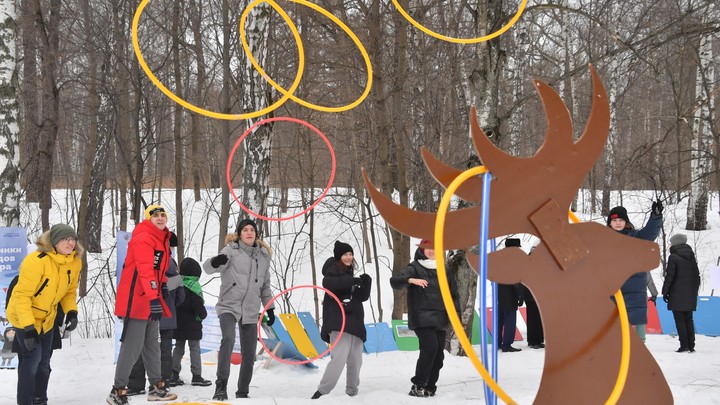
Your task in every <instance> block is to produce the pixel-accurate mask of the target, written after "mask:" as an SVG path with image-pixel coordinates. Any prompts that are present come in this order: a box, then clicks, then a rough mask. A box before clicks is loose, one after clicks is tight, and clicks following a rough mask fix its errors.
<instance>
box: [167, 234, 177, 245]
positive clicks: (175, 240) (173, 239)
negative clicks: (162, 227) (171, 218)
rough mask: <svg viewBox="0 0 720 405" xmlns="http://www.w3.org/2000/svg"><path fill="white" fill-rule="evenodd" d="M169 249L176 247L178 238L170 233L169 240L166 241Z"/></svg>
mask: <svg viewBox="0 0 720 405" xmlns="http://www.w3.org/2000/svg"><path fill="white" fill-rule="evenodd" d="M168 243H169V244H170V247H178V237H177V235H175V232H170V240H169V241H168Z"/></svg>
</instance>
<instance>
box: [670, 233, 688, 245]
mask: <svg viewBox="0 0 720 405" xmlns="http://www.w3.org/2000/svg"><path fill="white" fill-rule="evenodd" d="M686 243H687V236H686V235H684V234H682V233H676V234H675V235H673V236H671V237H670V246H677V245H684V244H686Z"/></svg>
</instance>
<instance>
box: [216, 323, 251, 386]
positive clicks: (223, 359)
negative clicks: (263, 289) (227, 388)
mask: <svg viewBox="0 0 720 405" xmlns="http://www.w3.org/2000/svg"><path fill="white" fill-rule="evenodd" d="M218 319H219V320H220V332H221V333H222V339H221V340H220V352H219V353H218V367H217V379H218V380H220V381H225V382H227V380H228V378H229V377H230V358H231V357H232V350H233V346H234V345H235V327H236V326H238V327H239V329H240V354H241V355H242V362H241V363H240V375H239V376H238V390H237V392H236V394H247V393H249V392H250V380H252V375H253V366H254V365H255V350H256V349H257V338H258V332H257V324H255V323H247V324H243V323H241V322H238V320H237V319H235V316H234V315H233V314H220V315H218Z"/></svg>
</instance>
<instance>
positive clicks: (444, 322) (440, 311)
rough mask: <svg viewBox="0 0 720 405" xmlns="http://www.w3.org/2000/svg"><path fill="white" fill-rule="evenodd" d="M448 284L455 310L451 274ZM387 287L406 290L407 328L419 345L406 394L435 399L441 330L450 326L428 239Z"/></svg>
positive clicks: (456, 301) (442, 355) (441, 356)
mask: <svg viewBox="0 0 720 405" xmlns="http://www.w3.org/2000/svg"><path fill="white" fill-rule="evenodd" d="M448 283H449V284H450V295H451V296H452V299H453V303H454V304H455V309H456V310H459V308H460V304H459V297H460V295H459V294H458V291H457V285H456V284H455V278H454V277H452V275H448ZM390 285H391V286H392V288H394V289H396V290H400V289H403V288H407V289H408V292H407V306H408V328H410V329H412V330H413V331H415V335H417V337H418V341H419V343H420V355H419V357H418V360H417V363H416V364H415V375H414V376H413V377H412V378H411V379H410V381H411V382H412V383H413V385H412V388H410V393H409V394H410V396H414V397H427V396H435V392H436V391H437V381H438V378H439V377H440V369H441V368H442V366H443V360H444V359H445V352H444V350H445V331H446V329H447V328H448V326H449V325H450V318H448V314H447V310H446V309H445V303H444V302H443V299H442V294H441V293H440V282H439V281H438V276H437V261H436V259H435V250H434V249H433V248H432V243H431V242H430V241H429V240H423V241H421V242H420V244H419V245H418V248H417V250H415V260H413V262H412V263H410V264H409V265H408V266H407V267H406V268H405V269H404V270H402V271H400V272H399V273H397V274H395V275H394V276H392V277H391V278H390ZM458 316H459V314H458Z"/></svg>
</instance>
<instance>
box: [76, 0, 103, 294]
mask: <svg viewBox="0 0 720 405" xmlns="http://www.w3.org/2000/svg"><path fill="white" fill-rule="evenodd" d="M91 13H92V10H91V8H90V3H89V1H88V0H84V1H83V2H82V15H83V22H84V25H85V30H86V31H85V40H86V41H87V43H88V44H91V43H92V42H93V27H94V26H95V25H94V24H93V18H92V15H91ZM87 58H88V66H87V72H86V76H87V80H88V83H87V89H88V95H87V96H88V106H87V115H88V125H87V145H86V146H87V150H86V153H85V156H84V161H83V176H82V189H81V191H80V207H79V212H78V236H79V237H80V242H81V243H82V244H83V246H85V247H86V248H87V249H88V253H89V252H99V251H100V249H101V248H100V241H99V240H93V241H92V243H90V240H89V238H88V236H89V233H88V212H89V208H90V207H89V200H90V185H91V183H92V175H93V162H94V161H95V151H96V149H97V139H98V110H99V109H100V98H99V97H98V72H97V53H96V52H95V51H94V49H90V50H89V52H88V55H87ZM101 209H102V207H101ZM99 233H100V232H96V235H97V236H99ZM79 289H80V290H79V295H80V296H81V297H84V296H85V295H87V257H86V258H84V260H83V269H82V271H81V272H80V281H79Z"/></svg>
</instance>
